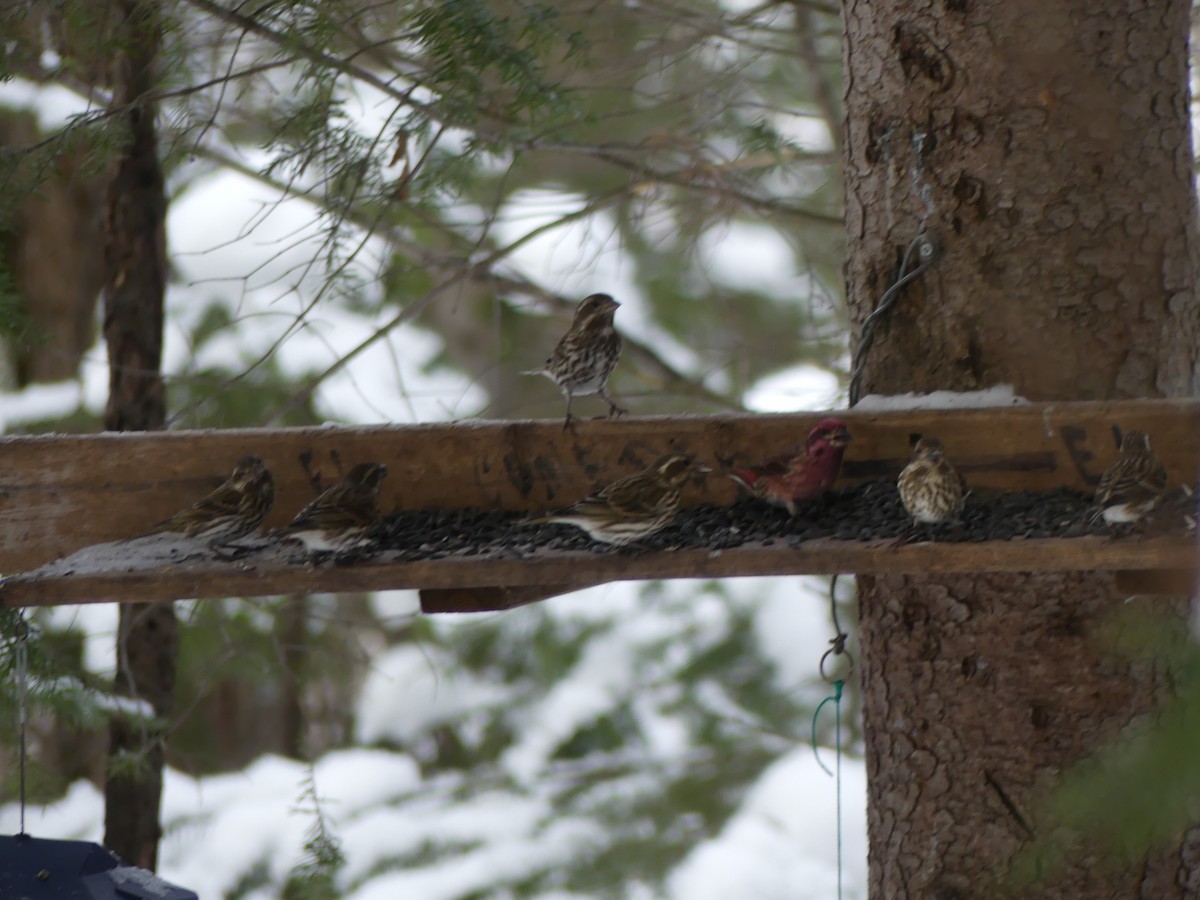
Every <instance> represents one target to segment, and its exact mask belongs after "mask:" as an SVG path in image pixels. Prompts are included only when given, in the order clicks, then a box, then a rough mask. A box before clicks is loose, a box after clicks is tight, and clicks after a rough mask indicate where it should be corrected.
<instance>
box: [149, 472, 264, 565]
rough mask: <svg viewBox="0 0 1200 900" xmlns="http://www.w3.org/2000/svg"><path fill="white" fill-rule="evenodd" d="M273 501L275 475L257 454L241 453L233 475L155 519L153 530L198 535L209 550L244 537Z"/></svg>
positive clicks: (195, 536) (262, 517)
mask: <svg viewBox="0 0 1200 900" xmlns="http://www.w3.org/2000/svg"><path fill="white" fill-rule="evenodd" d="M274 502H275V478H274V476H272V475H271V470H270V469H268V468H267V466H266V464H265V463H264V462H263V461H262V460H261V459H259V458H258V457H257V456H243V457H242V458H241V459H239V460H238V461H237V463H236V465H234V467H233V474H232V475H230V476H229V477H228V478H227V479H225V481H224V482H223V483H222V484H221V485H220V486H219V487H218V488H216V489H215V490H214V491H213V492H212V493H211V494H208V495H207V496H205V497H203V498H201V499H200V500H197V501H196V502H195V503H193V504H192V505H191V506H188V507H186V508H184V509H181V510H180V511H179V512H177V513H175V515H173V516H171V518H169V519H166V520H164V521H162V522H159V523H158V525H156V526H155V528H154V532H155V533H156V534H157V533H162V532H166V531H173V532H177V533H180V534H183V535H186V536H187V537H193V538H199V539H200V540H202V541H204V542H206V543H207V544H208V546H209V548H210V549H212V550H217V549H219V548H221V547H226V546H228V545H229V544H230V543H231V542H233V541H236V540H237V539H238V538H242V537H245V536H246V535H248V534H249V533H250V532H252V531H253V530H254V529H256V528H257V527H258V526H259V525H261V524H262V520H263V519H265V518H266V516H267V513H268V512H270V511H271V504H272V503H274Z"/></svg>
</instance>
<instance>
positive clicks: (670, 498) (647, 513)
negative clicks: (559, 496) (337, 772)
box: [529, 453, 711, 547]
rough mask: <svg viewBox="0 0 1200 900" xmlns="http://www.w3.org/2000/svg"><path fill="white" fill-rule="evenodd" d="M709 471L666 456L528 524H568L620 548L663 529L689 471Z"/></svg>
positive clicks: (686, 458) (677, 455)
mask: <svg viewBox="0 0 1200 900" xmlns="http://www.w3.org/2000/svg"><path fill="white" fill-rule="evenodd" d="M709 471H711V470H710V469H709V468H708V467H707V466H702V465H699V464H698V463H697V462H696V461H695V460H694V459H693V458H692V457H691V456H688V455H686V454H683V453H668V454H666V455H665V456H660V457H659V458H658V459H656V460H655V461H654V462H653V463H652V464H651V465H650V466H648V467H647V468H646V469H644V470H643V471H641V472H638V473H637V474H636V475H626V476H625V477H624V478H619V479H617V480H616V481H614V482H613V483H612V484H610V485H608V487H606V488H604V489H603V490H601V491H599V492H597V493H595V494H592V495H591V496H590V497H585V498H584V499H582V500H580V501H579V502H578V503H576V504H575V505H574V506H572V507H571V508H570V509H567V510H564V511H563V512H560V513H554V514H552V515H548V516H542V517H541V518H538V519H531V520H530V522H529V524H530V525H537V524H541V523H550V522H558V523H561V524H564V525H574V526H576V527H577V528H582V529H583V530H584V531H586V532H587V533H588V535H589V536H590V537H591V538H592V540H595V541H600V542H601V543H604V544H612V545H613V546H614V547H621V546H624V545H625V544H629V543H631V542H633V541H636V540H638V539H639V538H644V537H649V536H650V535H652V534H654V533H655V532H658V531H661V530H662V529H663V528H665V527H666V526H667V525H668V524H669V523H670V521H671V520H672V519H673V518H675V512H676V511H677V510H678V509H679V499H680V493H681V491H682V489H683V485H684V484H685V483H686V482H687V480H688V478H689V477H690V476H691V475H692V473H693V472H696V473H704V472H709Z"/></svg>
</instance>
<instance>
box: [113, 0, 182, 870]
mask: <svg viewBox="0 0 1200 900" xmlns="http://www.w3.org/2000/svg"><path fill="white" fill-rule="evenodd" d="M120 10H121V18H122V21H121V23H120V25H119V26H118V31H119V33H120V35H121V36H122V38H123V39H122V40H121V41H120V46H121V48H122V50H121V52H120V53H119V55H118V58H117V60H116V66H117V71H116V73H115V77H114V79H113V80H114V92H113V104H114V107H115V108H117V109H121V110H123V113H122V114H123V117H124V121H125V124H126V127H127V129H128V133H127V135H126V137H127V143H126V145H125V146H124V148H123V149H122V152H121V154H120V156H119V158H118V160H117V167H116V172H115V174H114V176H113V180H112V183H111V186H110V188H109V198H108V219H107V222H106V238H107V241H106V246H105V253H106V262H107V268H108V273H107V283H106V285H105V291H104V337H105V340H106V341H107V343H108V359H109V370H110V378H109V397H108V408H107V410H106V412H105V419H104V424H105V427H106V428H107V429H108V430H110V431H142V430H147V429H154V428H161V427H162V425H163V422H164V420H165V412H166V411H165V398H164V391H163V382H162V376H161V374H160V372H159V367H160V364H161V360H162V330H163V294H164V291H165V288H166V276H167V259H166V232H165V225H164V221H165V217H166V199H165V196H164V191H163V176H162V171H161V169H160V168H159V164H158V143H157V137H156V133H155V123H154V119H155V115H156V106H155V104H154V103H153V102H151V101H148V100H146V99H145V96H146V94H147V92H148V91H150V90H151V89H152V88H153V87H154V84H155V75H154V62H155V56H156V53H157V50H158V45H159V40H160V33H159V29H160V23H159V10H158V7H157V4H155V3H154V2H141V0H125V2H122V3H121V5H120ZM178 646H179V630H178V624H177V622H176V619H175V610H174V607H173V606H172V605H171V604H170V603H155V604H136V605H131V604H122V606H121V612H120V625H119V628H118V634H117V676H116V689H117V690H118V691H122V692H125V693H127V694H129V695H130V696H133V697H138V698H141V699H143V700H145V701H147V702H148V703H150V705H151V706H152V707H153V708H154V712H155V715H156V717H157V720H158V721H157V722H156V723H153V724H151V723H147V722H145V721H144V720H130V719H126V718H122V717H119V716H118V717H116V718H114V719H113V723H112V726H111V729H110V734H109V741H110V746H109V767H108V779H107V782H106V785H105V837H104V842H105V844H106V845H107V846H108V848H109V849H111V850H113V851H114V852H116V853H117V854H118V855H120V856H121V857H122V858H123V859H124V860H126V861H127V862H129V863H132V864H134V865H138V866H142V867H144V868H147V869H153V868H154V867H155V865H156V861H157V855H158V838H159V820H158V816H159V804H160V801H161V798H162V769H163V764H164V760H165V756H166V720H167V718H168V717H169V716H170V714H171V710H172V708H173V706H174V703H173V699H174V691H175V664H176V656H177V650H178Z"/></svg>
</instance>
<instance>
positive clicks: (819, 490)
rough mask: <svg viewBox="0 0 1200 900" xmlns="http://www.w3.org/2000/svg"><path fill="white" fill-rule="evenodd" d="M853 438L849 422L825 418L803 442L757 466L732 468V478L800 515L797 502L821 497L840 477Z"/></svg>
mask: <svg viewBox="0 0 1200 900" xmlns="http://www.w3.org/2000/svg"><path fill="white" fill-rule="evenodd" d="M851 440H852V438H851V437H850V432H848V431H847V430H846V425H845V423H844V422H842V421H841V420H840V419H835V418H832V417H829V418H825V419H822V420H821V421H820V422H818V423H817V424H816V425H815V426H813V429H812V431H810V432H809V433H808V440H807V441H805V443H804V444H803V445H797V446H794V447H790V448H789V449H787V450H785V451H784V452H782V453H779V454H776V455H775V456H772V457H769V458H768V459H766V460H764V461H763V462H761V463H760V464H759V465H757V466H746V467H745V468H739V469H731V470H730V472H729V477H730V478H732V479H733V480H734V481H736V482H737V483H738V484H740V485H741V486H742V487H744V488H745V489H746V490H748V491H749V492H750V493H751V494H753V495H754V496H755V497H758V498H759V499H760V500H765V501H766V502H767V503H770V504H772V505H774V506H782V507H784V508H786V509H787V511H788V512H789V513H790V514H791V515H793V516H794V515H796V510H797V507H796V504H797V503H798V502H800V501H802V500H812V499H814V498H816V497H820V496H821V495H822V494H824V493H825V492H826V491H828V490H829V488H830V487H832V486H833V483H834V482H835V481H836V480H837V477H838V472H839V471H841V468H842V453H843V452H844V451H845V448H846V445H847V444H848V443H850V441H851Z"/></svg>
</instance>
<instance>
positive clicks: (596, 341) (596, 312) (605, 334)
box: [521, 294, 625, 430]
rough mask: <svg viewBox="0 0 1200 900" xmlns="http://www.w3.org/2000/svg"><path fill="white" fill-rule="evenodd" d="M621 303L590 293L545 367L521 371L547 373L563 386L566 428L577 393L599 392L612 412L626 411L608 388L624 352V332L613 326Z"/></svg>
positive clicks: (569, 423)
mask: <svg viewBox="0 0 1200 900" xmlns="http://www.w3.org/2000/svg"><path fill="white" fill-rule="evenodd" d="M620 305H621V304H619V303H618V302H617V301H616V300H614V299H613V298H612V297H610V296H609V295H608V294H592V295H591V296H589V297H586V298H585V299H584V301H583V302H582V303H580V304H579V308H578V309H576V310H575V319H574V321H572V322H571V327H570V328H568V329H567V333H566V334H564V335H563V336H562V339H561V340H560V341H559V342H558V345H557V346H556V347H555V348H554V352H553V353H552V354H551V355H550V358H549V359H548V360H546V365H545V367H544V368H541V369H534V370H532V371H529V372H522V373H521V374H522V375H545V376H546V377H547V378H549V379H550V380H551V381H553V382H554V383H555V384H557V385H558V386H559V387H560V388H561V389H562V392H563V396H564V397H566V398H567V418H566V421H565V422H563V430H566V429H567V428H569V427H570V426H571V419H572V416H571V399H572V397H574V396H575V395H576V394H580V395H583V394H599V395H600V396H601V397H603V398H604V400H605V401H606V402H607V403H608V414H609V415H610V416H612V415H614V414H616V413H623V412H625V410H623V409H621V407H619V406H617V404H615V403H614V402H613V401H612V398H611V397H609V396H608V394H606V393H605V392H604V387H605V385H606V384H608V377H609V376H610V375H611V374H612V371H613V369H614V368H616V365H617V359H618V358H619V357H620V355H621V336H620V335H619V334H617V332H616V330H615V329H614V328H613V316H614V315H616V312H617V307H618V306H620Z"/></svg>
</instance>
